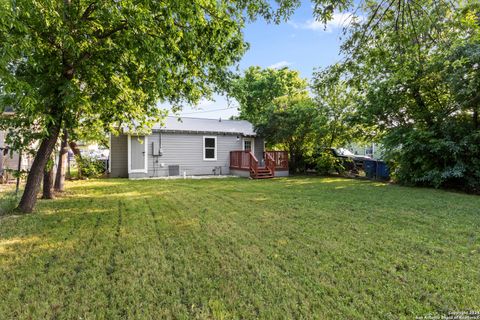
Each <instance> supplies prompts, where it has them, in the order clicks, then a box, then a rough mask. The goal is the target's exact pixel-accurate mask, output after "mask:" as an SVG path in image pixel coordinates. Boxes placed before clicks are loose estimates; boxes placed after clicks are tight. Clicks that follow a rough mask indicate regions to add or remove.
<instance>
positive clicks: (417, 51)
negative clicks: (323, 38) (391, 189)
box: [342, 0, 480, 191]
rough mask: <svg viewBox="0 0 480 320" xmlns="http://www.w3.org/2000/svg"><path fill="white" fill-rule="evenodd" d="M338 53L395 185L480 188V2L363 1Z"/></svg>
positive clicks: (360, 113)
mask: <svg viewBox="0 0 480 320" xmlns="http://www.w3.org/2000/svg"><path fill="white" fill-rule="evenodd" d="M363 11H364V12H365V13H366V15H367V16H366V18H365V19H364V20H363V21H362V22H359V23H353V24H352V26H351V29H350V31H349V36H348V39H347V41H345V42H344V44H343V46H342V49H343V51H344V54H345V57H346V58H345V63H344V64H343V66H344V67H345V70H347V72H346V73H345V75H346V77H347V78H348V79H349V82H348V83H349V84H350V85H351V86H352V88H355V89H356V90H358V91H359V92H360V93H361V97H362V98H363V99H362V100H361V102H360V103H359V104H358V111H359V112H358V116H359V119H360V120H361V122H362V123H365V124H369V125H374V126H376V127H377V128H378V129H379V132H380V133H381V134H382V136H383V142H384V144H385V147H386V151H387V153H386V155H387V157H388V159H389V160H390V161H391V164H392V165H393V167H394V169H395V171H394V174H395V176H396V178H397V179H398V180H399V181H400V182H404V183H408V184H417V185H428V186H436V187H440V186H444V187H458V188H462V189H466V190H470V191H479V190H480V183H479V181H480V162H479V161H478V159H480V148H478V145H479V143H480V131H479V128H478V110H479V109H478V105H479V103H478V101H479V98H478V97H479V96H478V84H479V81H480V80H479V79H480V74H479V69H478V66H479V63H480V61H479V57H480V54H479V48H480V47H479V43H480V42H479V31H480V29H479V18H478V17H479V12H480V11H479V4H478V2H474V1H465V2H462V3H459V4H455V3H452V2H450V1H443V0H440V1H433V0H428V1H406V0H401V1H393V0H390V1H366V2H365V3H364V6H363Z"/></svg>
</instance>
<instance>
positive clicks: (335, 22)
mask: <svg viewBox="0 0 480 320" xmlns="http://www.w3.org/2000/svg"><path fill="white" fill-rule="evenodd" d="M352 18H353V15H352V13H349V12H346V13H338V12H336V13H334V14H333V16H332V19H331V20H330V21H328V22H327V24H324V23H323V22H321V21H318V20H315V19H309V20H307V21H305V22H303V23H297V22H294V21H289V22H288V23H289V24H290V25H291V26H292V27H294V28H295V29H307V30H313V31H325V32H332V31H333V30H334V29H339V28H343V27H346V26H348V25H349V24H350V22H351V21H352ZM356 19H357V21H361V19H362V17H356Z"/></svg>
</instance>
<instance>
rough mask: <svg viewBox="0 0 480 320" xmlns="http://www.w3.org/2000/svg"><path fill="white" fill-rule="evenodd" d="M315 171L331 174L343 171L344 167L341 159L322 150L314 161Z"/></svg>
mask: <svg viewBox="0 0 480 320" xmlns="http://www.w3.org/2000/svg"><path fill="white" fill-rule="evenodd" d="M316 169H317V173H318V174H321V175H326V174H331V173H334V172H338V173H344V172H345V167H344V166H343V163H342V160H340V159H339V158H337V157H335V156H334V155H333V154H332V153H331V152H328V151H324V152H322V153H321V154H320V156H319V157H318V158H317V161H316Z"/></svg>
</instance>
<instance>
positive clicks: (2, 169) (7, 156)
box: [0, 108, 32, 180]
mask: <svg viewBox="0 0 480 320" xmlns="http://www.w3.org/2000/svg"><path fill="white" fill-rule="evenodd" d="M12 114H13V112H12V110H11V109H8V108H7V109H6V110H5V111H4V112H3V113H2V114H1V115H0V116H2V117H5V116H9V115H12ZM6 139H7V132H5V131H0V180H8V179H9V178H12V177H13V176H12V175H11V174H10V173H9V171H11V170H18V162H19V160H20V159H19V155H20V154H19V153H18V152H17V151H12V150H11V149H10V148H9V147H8V145H7V144H6V143H5V141H6ZM31 162H32V161H31V158H30V157H29V156H27V155H25V154H23V155H22V159H21V163H20V169H21V170H28V169H30V166H31Z"/></svg>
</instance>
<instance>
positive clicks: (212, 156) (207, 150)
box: [203, 137, 217, 160]
mask: <svg viewBox="0 0 480 320" xmlns="http://www.w3.org/2000/svg"><path fill="white" fill-rule="evenodd" d="M203 160H217V137H203Z"/></svg>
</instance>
